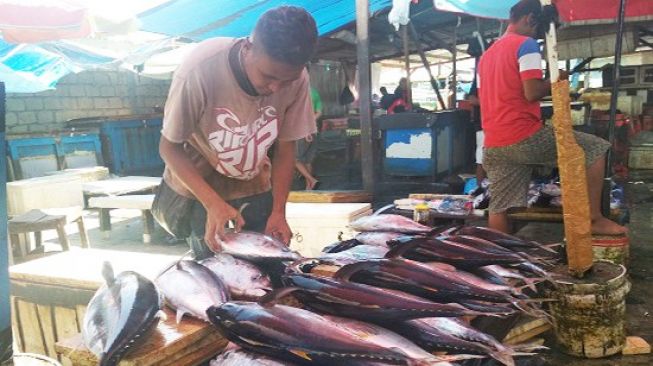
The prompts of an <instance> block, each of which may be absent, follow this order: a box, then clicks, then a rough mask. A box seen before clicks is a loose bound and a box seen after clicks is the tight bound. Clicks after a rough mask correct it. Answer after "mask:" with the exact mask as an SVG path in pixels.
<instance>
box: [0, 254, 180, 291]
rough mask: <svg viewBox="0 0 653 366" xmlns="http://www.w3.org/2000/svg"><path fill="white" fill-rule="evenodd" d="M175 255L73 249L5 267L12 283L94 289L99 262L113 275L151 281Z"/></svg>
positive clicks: (98, 280)
mask: <svg viewBox="0 0 653 366" xmlns="http://www.w3.org/2000/svg"><path fill="white" fill-rule="evenodd" d="M178 259H179V256H174V255H164V254H154V253H129V255H125V252H121V251H115V250H102V249H74V250H70V251H67V252H62V253H58V254H55V255H52V256H48V257H45V258H39V259H37V260H33V261H29V262H25V263H21V264H18V265H14V266H11V267H10V268H9V276H10V278H11V280H12V282H14V281H16V280H21V281H23V282H27V283H40V284H49V285H54V286H67V287H71V288H75V289H82V290H83V289H86V290H92V291H95V290H97V289H98V288H99V287H100V286H101V285H102V284H103V283H104V279H103V278H102V273H101V271H102V263H103V262H105V261H108V262H110V263H111V264H112V266H113V269H114V272H115V273H120V272H123V271H127V270H131V271H138V272H139V273H140V274H142V275H143V276H145V277H147V278H148V279H150V280H153V279H154V278H156V276H158V274H159V272H160V271H161V269H163V268H165V267H166V266H168V265H169V264H170V263H172V262H174V261H176V260H178Z"/></svg>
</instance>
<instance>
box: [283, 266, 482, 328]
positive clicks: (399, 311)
mask: <svg viewBox="0 0 653 366" xmlns="http://www.w3.org/2000/svg"><path fill="white" fill-rule="evenodd" d="M283 281H284V284H285V285H286V286H288V287H289V288H292V289H294V290H295V292H293V294H294V295H295V296H296V297H297V298H298V299H299V300H300V301H301V302H302V303H303V304H305V305H306V306H308V307H309V308H311V309H315V310H317V311H319V312H322V313H328V314H333V315H340V316H347V317H352V318H356V319H364V320H369V321H375V322H388V321H390V322H392V321H397V320H403V319H415V318H424V317H429V316H451V317H459V316H465V315H468V316H476V315H487V314H488V313H487V312H486V313H482V312H477V311H473V310H470V309H467V308H465V307H463V306H462V305H459V304H455V303H452V304H441V303H436V302H432V301H429V300H426V299H423V298H421V297H418V296H414V295H410V294H407V293H405V292H401V291H397V290H390V289H384V288H379V287H374V286H369V285H365V284H360V283H353V282H346V281H340V280H338V279H334V278H329V277H320V276H315V275H310V274H287V275H285V276H284V278H283ZM429 314H432V315H429ZM435 314H438V315H435Z"/></svg>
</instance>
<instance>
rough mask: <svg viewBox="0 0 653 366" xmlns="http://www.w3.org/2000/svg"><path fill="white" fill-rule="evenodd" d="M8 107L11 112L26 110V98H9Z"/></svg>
mask: <svg viewBox="0 0 653 366" xmlns="http://www.w3.org/2000/svg"><path fill="white" fill-rule="evenodd" d="M6 100H7V104H6V108H7V111H9V112H22V111H24V110H25V100H23V98H19V97H18V98H16V97H14V98H7V99H6Z"/></svg>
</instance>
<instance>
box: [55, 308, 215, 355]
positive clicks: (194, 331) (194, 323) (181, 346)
mask: <svg viewBox="0 0 653 366" xmlns="http://www.w3.org/2000/svg"><path fill="white" fill-rule="evenodd" d="M164 313H165V314H166V318H167V319H166V320H162V321H160V322H159V324H158V325H157V328H156V329H155V330H154V331H153V332H151V333H149V334H148V335H147V336H146V339H145V340H144V343H142V344H140V345H137V346H136V347H135V348H134V349H133V350H132V351H130V352H129V353H128V354H127V355H126V356H125V357H124V358H123V359H122V361H121V362H120V363H119V365H120V366H150V365H159V366H167V365H189V366H192V365H199V364H201V363H203V362H205V361H207V360H209V359H211V358H213V357H214V356H216V355H217V354H218V353H220V352H222V351H223V350H224V348H225V347H226V346H227V343H228V341H227V340H226V339H225V338H223V337H222V336H221V335H220V333H218V331H217V329H215V327H213V325H211V324H209V323H206V322H204V321H201V320H196V319H193V318H190V317H184V319H182V321H181V322H180V323H179V324H176V320H175V315H174V312H173V311H172V310H169V309H166V310H165V311H164ZM55 350H56V351H57V353H59V354H60V355H61V356H63V358H64V359H68V360H69V361H70V363H71V364H72V365H73V366H95V365H97V363H98V360H97V358H96V357H95V355H94V354H93V353H91V352H90V351H89V350H88V349H87V348H86V347H85V346H84V342H83V340H82V335H81V334H76V335H74V336H73V337H71V338H68V339H64V340H62V341H59V342H57V344H56V346H55Z"/></svg>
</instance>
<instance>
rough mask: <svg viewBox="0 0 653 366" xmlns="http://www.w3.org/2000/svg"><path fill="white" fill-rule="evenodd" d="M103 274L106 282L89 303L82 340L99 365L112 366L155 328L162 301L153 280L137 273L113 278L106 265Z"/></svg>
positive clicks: (108, 265)
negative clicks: (96, 358)
mask: <svg viewBox="0 0 653 366" xmlns="http://www.w3.org/2000/svg"><path fill="white" fill-rule="evenodd" d="M102 275H103V276H104V280H105V281H106V283H105V284H104V285H103V286H102V287H100V289H99V290H97V292H96V293H95V295H94V296H93V298H92V299H91V301H90V302H89V303H88V307H87V309H86V313H85V314H84V323H83V326H82V337H83V339H84V344H85V345H86V347H87V348H88V349H89V350H90V351H91V352H93V353H94V354H95V355H96V356H97V357H98V359H99V365H100V366H113V365H117V364H118V362H120V359H121V358H122V357H123V356H124V355H125V354H126V353H127V352H128V351H129V350H131V349H132V348H134V347H135V346H136V345H137V342H138V341H141V340H143V338H144V336H145V335H146V334H147V333H148V332H149V331H150V330H151V329H153V328H154V327H155V326H156V323H157V322H158V319H159V316H158V313H159V311H160V309H161V304H162V301H163V300H162V297H161V294H160V293H159V291H158V290H157V288H156V286H155V285H154V284H153V283H152V281H150V280H148V279H147V278H145V277H143V276H141V275H140V274H138V273H136V272H131V271H127V272H122V273H120V274H118V276H115V277H114V274H113V269H112V268H111V265H110V264H109V263H108V262H105V263H104V267H103V269H102Z"/></svg>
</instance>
